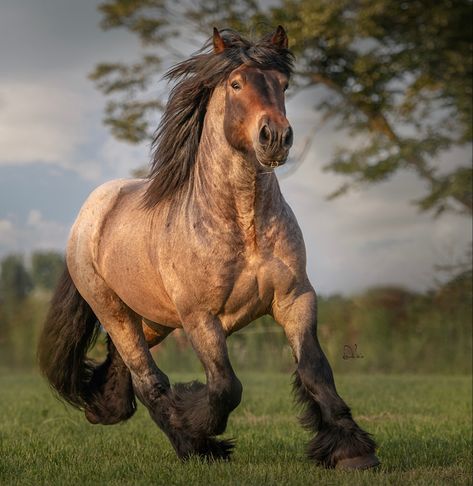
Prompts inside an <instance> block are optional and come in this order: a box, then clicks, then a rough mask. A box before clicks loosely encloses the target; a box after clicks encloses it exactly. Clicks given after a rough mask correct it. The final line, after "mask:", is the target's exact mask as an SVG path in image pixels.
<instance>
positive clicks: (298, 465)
mask: <svg viewBox="0 0 473 486" xmlns="http://www.w3.org/2000/svg"><path fill="white" fill-rule="evenodd" d="M189 378H190V377H189V376H186V375H182V374H181V375H179V376H173V379H175V380H188V379H189ZM240 378H241V380H242V382H243V384H244V392H243V401H242V404H241V405H240V407H239V408H238V409H237V411H236V412H234V413H233V414H232V416H231V418H230V421H229V427H228V429H227V433H226V434H225V436H227V437H235V438H236V439H237V447H236V450H235V454H234V456H233V460H232V461H231V462H230V463H213V464H207V463H203V462H200V461H199V460H196V459H195V460H191V461H189V462H188V463H184V464H182V463H180V462H179V461H178V460H177V459H176V457H175V455H174V452H173V451H172V449H171V446H170V445H169V443H168V442H167V440H166V439H165V437H164V435H163V434H162V433H161V432H160V431H159V430H158V428H157V427H156V426H155V425H154V423H153V422H152V421H151V419H150V418H149V416H148V414H147V412H146V411H145V409H144V407H142V406H140V407H139V409H138V411H137V413H136V415H135V416H134V417H133V418H132V419H131V420H130V421H129V422H128V423H125V424H121V425H117V426H110V427H103V426H93V425H89V424H88V423H87V422H86V420H85V418H84V417H83V415H82V414H81V413H80V412H77V411H75V410H72V409H71V408H69V407H66V406H65V405H63V404H62V403H60V402H59V401H57V400H56V399H55V398H54V397H53V396H52V394H51V392H50V391H49V389H48V387H47V386H46V385H45V384H44V383H43V382H42V380H41V378H39V377H38V376H37V375H33V374H30V375H19V374H13V375H7V374H3V375H1V376H0V484H2V485H10V484H21V485H29V484H31V485H43V484H44V485H69V484H74V485H82V484H90V485H92V484H96V485H104V484H112V485H118V484H120V485H153V484H156V485H186V486H187V485H191V486H192V485H205V486H209V485H219V486H220V485H222V486H223V485H258V486H260V485H262V486H267V485H279V484H281V485H284V486H291V485H317V484H319V485H335V484H350V485H363V484H370V485H371V484H373V485H383V484H386V485H397V484H402V485H406V484H429V485H430V484H445V485H450V484H471V482H472V479H471V475H472V455H471V452H472V450H471V447H472V444H471V438H472V425H471V419H472V415H471V414H472V402H471V400H472V398H471V397H472V395H471V392H472V390H471V386H472V385H471V377H451V376H432V375H431V376H383V375H379V376H376V375H370V376H339V377H338V388H339V392H340V394H341V395H342V396H343V397H345V399H346V400H347V402H348V403H349V404H350V405H351V406H352V408H353V411H354V414H355V416H356V417H357V419H358V421H359V423H360V424H361V425H362V426H363V427H365V428H366V429H367V430H369V431H370V432H372V433H373V434H374V435H375V437H376V440H377V441H378V443H379V451H378V452H379V457H380V459H381V461H382V466H381V467H380V468H378V469H377V470H375V471H364V472H356V473H353V472H338V471H333V470H323V469H321V468H319V467H316V466H314V465H313V464H311V463H310V462H309V461H308V460H306V458H305V457H304V446H305V442H306V440H307V439H308V435H307V433H306V432H304V431H302V429H301V428H300V427H299V425H298V423H297V420H296V410H295V407H294V405H293V402H292V396H291V393H290V377H289V376H287V375H279V374H266V373H265V374H257V373H254V374H243V373H242V374H241V376H240Z"/></svg>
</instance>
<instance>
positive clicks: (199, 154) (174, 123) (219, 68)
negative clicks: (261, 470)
mask: <svg viewBox="0 0 473 486" xmlns="http://www.w3.org/2000/svg"><path fill="white" fill-rule="evenodd" d="M292 62H293V56H292V54H291V52H290V51H289V50H288V41H287V36H286V33H285V31H284V29H283V28H282V27H278V28H277V30H276V31H275V32H274V33H273V34H270V35H268V36H266V37H264V38H263V39H261V40H260V41H259V42H257V43H250V42H249V41H247V40H245V39H243V38H242V37H240V36H239V35H238V34H237V33H235V32H233V31H229V30H224V31H221V32H219V31H218V30H216V29H214V35H213V49H204V50H202V51H200V53H198V54H196V55H194V56H193V57H191V58H190V59H188V60H187V61H184V62H182V63H180V64H178V65H176V66H175V67H174V68H173V69H171V70H170V72H169V73H168V74H167V76H168V78H169V79H171V80H174V81H176V84H175V86H174V88H173V90H172V91H171V94H170V98H169V102H168V105H167V108H166V110H165V112H164V115H163V118H162V121H161V124H160V127H159V128H158V131H157V134H156V138H155V141H154V148H155V152H154V160H153V162H152V167H151V172H150V175H149V177H148V178H147V179H142V180H138V179H134V180H115V181H111V182H109V183H106V184H104V185H102V186H101V187H99V188H98V189H96V190H95V191H94V192H93V193H92V194H91V195H90V197H89V198H88V200H87V201H86V203H85V204H84V206H83V207H82V209H81V211H80V214H79V216H78V218H77V220H76V222H75V224H74V226H73V228H72V231H71V235H70V239H69V242H68V246H67V259H66V262H67V269H66V271H65V273H64V275H63V277H62V279H61V281H60V283H59V285H58V288H57V290H56V293H55V295H54V297H53V300H52V304H51V308H50V311H49V314H48V317H47V320H46V324H45V328H44V331H43V334H42V336H41V340H40V346H39V363H40V367H41V370H42V372H43V373H44V374H45V375H46V377H47V378H48V380H49V381H50V383H51V385H52V386H53V387H54V388H55V390H56V391H57V392H58V393H59V395H60V396H62V398H64V399H65V400H67V401H68V402H69V403H71V404H72V405H74V406H75V407H78V408H80V409H83V410H84V411H85V415H86V417H87V419H88V420H89V421H90V422H92V423H94V424H97V423H99V424H114V423H117V422H120V421H123V420H126V419H128V418H130V417H131V416H132V415H133V413H134V411H135V409H136V402H135V395H136V396H137V397H138V399H139V400H140V401H141V402H142V403H143V404H144V405H145V406H146V407H147V409H148V410H149V413H150V415H151V417H152V418H153V420H154V421H155V422H156V423H157V425H158V426H159V427H160V428H161V429H162V430H163V431H164V433H165V434H166V435H167V436H168V438H169V440H170V442H171V444H172V445H173V447H174V449H175V451H176V453H177V455H178V456H179V457H180V458H183V459H184V458H187V457H189V456H190V455H193V454H195V455H198V456H201V457H204V458H211V459H227V458H229V456H230V454H231V451H232V448H233V443H232V441H228V440H222V439H218V438H216V436H218V435H219V434H221V433H223V432H224V430H225V428H226V424H227V420H228V416H229V414H230V412H231V411H232V410H234V409H235V408H236V407H237V406H238V404H239V403H240V399H241V394H242V385H241V383H240V381H239V380H238V378H237V377H236V375H235V373H234V371H233V369H232V366H231V364H230V361H229V358H228V353H227V347H226V337H227V336H228V335H230V334H231V333H233V332H235V331H237V330H238V329H241V328H242V327H244V326H246V325H247V324H248V323H250V322H251V321H253V320H254V319H256V318H257V317H259V316H262V315H264V314H270V315H272V316H273V317H274V319H275V320H276V321H277V322H278V323H279V324H280V325H281V326H282V327H283V329H284V331H285V334H286V336H287V339H288V341H289V343H290V345H291V348H292V351H293V354H294V357H295V360H296V363H297V370H296V373H295V380H294V387H295V391H296V393H297V398H298V401H299V402H300V403H301V404H302V405H303V406H304V407H305V412H304V414H303V416H302V420H301V421H302V424H303V425H304V426H306V427H308V428H309V429H311V430H312V431H313V432H315V433H316V435H315V437H314V438H313V439H312V441H311V442H310V444H309V448H308V454H309V457H310V458H312V459H313V460H314V461H315V462H316V463H318V464H321V465H324V466H325V467H336V466H337V467H342V468H352V469H355V468H368V467H372V466H375V465H377V464H378V463H379V461H378V459H377V457H376V455H375V443H374V441H373V440H372V438H371V436H370V435H369V434H368V433H366V432H365V431H363V430H362V429H361V428H360V427H359V426H358V425H357V424H356V423H355V421H354V420H353V418H352V416H351V412H350V409H349V408H348V406H347V405H346V404H345V403H344V401H343V400H342V399H341V398H340V396H339V395H338V394H337V391H336V389H335V384H334V380H333V375H332V371H331V369H330V365H329V363H328V361H327V359H326V357H325V355H324V353H323V351H322V349H321V348H320V345H319V342H318V339H317V333H316V294H315V292H314V289H313V288H312V286H311V284H310V283H309V281H308V278H307V275H306V270H305V266H306V255H305V247H304V241H303V238H302V234H301V231H300V229H299V226H298V224H297V221H296V218H295V217H294V215H293V213H292V211H291V209H290V208H289V206H288V205H287V203H286V202H285V200H284V198H283V196H282V195H281V192H280V190H279V186H278V182H277V179H276V175H275V174H274V171H273V168H274V167H276V166H278V165H281V164H283V163H284V162H285V160H286V158H287V156H288V151H289V148H290V147H291V145H292V140H293V134H292V129H291V126H290V125H289V122H288V121H287V119H286V116H285V106H284V91H285V89H286V87H287V84H288V80H289V77H290V74H291V70H292ZM100 325H101V326H103V329H105V331H106V332H107V334H108V356H107V358H106V360H105V361H104V362H103V363H101V364H95V363H94V362H92V361H91V360H88V359H87V356H86V354H87V351H88V349H89V348H90V347H91V345H92V344H93V342H94V339H95V338H96V336H97V333H98V331H99V329H100ZM176 328H183V329H184V331H185V333H186V335H187V337H188V338H189V340H190V342H191V344H192V346H193V348H194V350H195V352H196V353H197V355H198V357H199V359H200V361H201V362H202V365H203V367H204V369H205V374H206V378H207V380H206V384H205V385H204V384H202V383H199V382H192V383H188V384H176V385H174V386H171V385H170V383H169V380H168V377H167V376H166V375H165V374H164V373H163V372H162V371H161V370H160V369H159V368H158V367H157V365H156V363H155V362H154V360H153V358H152V356H151V354H150V352H149V348H150V347H152V346H155V345H156V344H158V343H160V342H161V341H162V340H163V339H164V338H165V337H166V336H167V335H168V334H169V333H171V332H172V331H173V330H174V329H176Z"/></svg>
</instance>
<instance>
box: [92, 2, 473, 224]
mask: <svg viewBox="0 0 473 486" xmlns="http://www.w3.org/2000/svg"><path fill="white" fill-rule="evenodd" d="M99 10H100V11H101V13H102V15H103V20H102V27H103V28H104V29H111V28H125V29H127V30H129V31H130V32H132V33H133V34H135V35H137V36H138V38H139V39H140V41H141V42H142V44H143V46H144V48H149V47H150V46H152V47H153V51H155V50H156V49H157V48H159V50H160V52H161V53H162V55H163V56H165V55H166V54H167V53H172V54H173V55H176V49H175V45H176V42H175V40H176V37H177V36H180V37H182V38H184V39H187V38H188V37H192V36H195V35H202V34H203V35H204V36H205V37H208V36H209V35H210V33H211V29H212V26H213V25H218V26H219V27H232V28H235V29H237V30H239V31H241V32H243V33H245V34H253V35H259V34H261V33H263V32H266V31H268V30H269V29H270V28H272V27H274V26H276V25H277V24H283V25H284V26H285V27H286V28H287V30H288V32H289V38H290V47H291V49H292V50H293V51H294V52H295V54H296V56H297V66H296V68H297V70H296V76H295V80H294V83H293V88H292V89H293V91H298V90H304V89H306V88H311V87H317V88H319V89H318V92H319V94H318V98H317V99H321V101H320V102H319V103H318V104H317V110H318V111H319V112H320V113H321V114H322V116H323V118H324V119H325V120H328V119H330V118H336V119H337V120H338V122H339V124H340V127H343V128H346V129H349V130H351V131H352V133H354V134H357V135H358V136H359V138H358V139H361V140H362V142H361V143H360V144H359V146H358V147H357V148H353V147H342V148H340V150H339V151H338V153H337V154H336V156H335V157H334V159H333V160H332V161H331V162H330V163H329V164H327V166H326V170H330V171H333V172H336V173H338V174H341V175H343V176H345V178H346V179H347V181H346V182H345V183H344V184H343V185H342V186H341V187H340V188H339V189H338V190H336V191H335V192H333V193H332V197H336V196H339V195H340V194H343V193H345V192H346V191H347V190H349V189H351V188H353V187H357V186H360V185H364V184H372V183H376V182H379V181H383V180H386V179H387V178H389V177H390V176H391V175H392V174H394V173H396V172H397V171H398V170H403V169H409V170H411V171H413V172H414V173H415V174H416V175H417V176H418V177H419V178H421V179H422V180H423V181H425V183H426V187H427V194H425V195H423V196H422V197H421V198H420V199H419V200H418V201H417V204H418V207H419V208H420V209H421V210H425V211H427V210H429V211H433V212H434V213H435V214H437V215H438V214H441V213H443V212H445V211H454V212H459V213H463V214H471V212H472V188H471V180H472V169H471V159H469V160H466V161H465V160H452V161H451V163H450V164H449V166H448V167H446V168H445V167H442V168H441V167H440V163H439V160H440V156H441V155H443V154H445V153H446V151H448V150H449V149H451V148H453V147H465V146H468V145H471V142H472V123H471V121H472V104H471V97H472V85H471V77H472V71H473V70H472V52H473V49H472V23H471V18H472V2H471V1H470V0H442V1H432V0H418V1H406V2H399V1H395V0H362V1H359V2H353V1H349V0H279V2H276V3H271V6H270V7H267V6H266V4H265V3H264V2H262V1H257V0H236V1H228V0H224V1H222V0H203V1H201V2H199V3H196V4H192V3H189V4H188V3H184V4H182V5H180V6H177V5H176V4H175V2H171V1H166V0H156V1H153V0H110V1H106V2H103V3H102V4H100V6H99ZM181 57H182V56H181ZM160 70H161V59H159V58H157V57H156V56H155V55H153V56H147V55H145V57H144V58H143V60H142V61H141V62H140V63H137V64H131V65H124V64H107V65H99V66H98V67H97V69H96V71H95V72H94V73H93V74H92V79H94V80H95V81H96V82H97V86H98V87H99V89H101V90H102V91H103V92H104V93H105V94H106V95H109V94H117V93H120V92H121V93H123V95H124V97H123V99H122V100H121V101H117V102H113V101H112V102H110V103H109V104H108V107H107V116H106V119H105V122H106V124H107V125H109V126H110V127H111V129H112V132H113V133H114V135H115V136H117V137H118V138H122V139H124V140H128V141H130V142H138V141H141V140H144V139H146V138H149V137H150V136H151V133H152V130H151V128H153V126H152V125H150V123H151V120H152V112H153V111H154V110H156V109H160V108H161V105H160V104H159V103H156V101H153V100H152V99H146V100H143V99H141V100H140V99H138V98H137V92H141V94H143V95H144V96H145V97H148V98H149V97H150V93H149V91H147V90H148V87H149V86H150V84H151V83H152V82H154V80H155V79H156V74H158V73H159V72H160ZM320 88H321V89H320ZM309 93H310V94H309ZM306 96H307V98H308V100H307V104H310V103H311V100H310V96H314V90H311V91H307V94H306ZM313 104H315V100H314V103H313ZM449 156H450V157H453V155H452V154H450V155H449Z"/></svg>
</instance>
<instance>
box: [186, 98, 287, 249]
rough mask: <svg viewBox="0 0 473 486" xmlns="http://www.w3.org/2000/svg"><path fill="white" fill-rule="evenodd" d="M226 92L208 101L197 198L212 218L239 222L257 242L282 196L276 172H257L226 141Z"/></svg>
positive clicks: (251, 238)
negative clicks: (230, 219)
mask: <svg viewBox="0 0 473 486" xmlns="http://www.w3.org/2000/svg"><path fill="white" fill-rule="evenodd" d="M224 112H225V92H224V90H223V88H217V89H216V90H215V92H214V94H213V96H212V99H211V100H210V102H209V106H208V108H207V114H206V118H205V122H204V128H203V131H202V136H201V142H200V145H199V153H198V156H197V160H196V167H195V176H194V197H197V198H198V199H199V200H201V201H203V202H204V204H205V207H206V208H207V209H208V213H209V215H211V216H212V215H213V217H217V218H224V219H226V220H228V219H229V218H232V219H233V220H236V221H237V222H238V224H239V226H240V228H241V229H242V231H244V233H245V234H246V236H247V238H248V239H250V240H254V239H255V237H256V234H255V233H256V232H257V230H258V227H260V226H261V225H262V223H263V222H264V221H266V220H267V215H268V212H270V211H272V210H276V211H277V207H278V205H280V204H281V201H282V196H281V192H280V190H279V185H278V182H277V179H276V176H275V174H274V173H273V172H270V173H269V172H268V173H261V172H259V173H258V172H257V170H256V168H255V166H254V163H253V162H252V161H249V160H246V159H245V158H244V156H243V154H241V153H240V152H238V151H236V150H235V149H233V148H232V147H231V146H230V145H229V144H228V142H227V140H226V138H225V135H224V131H223V120H224Z"/></svg>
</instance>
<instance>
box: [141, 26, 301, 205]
mask: <svg viewBox="0 0 473 486" xmlns="http://www.w3.org/2000/svg"><path fill="white" fill-rule="evenodd" d="M220 35H221V36H222V38H223V39H224V42H225V46H226V48H225V49H224V50H223V51H222V52H221V53H218V54H216V53H214V52H213V50H211V46H212V41H211V40H210V41H208V42H207V43H206V44H205V45H204V47H203V48H202V50H200V51H199V52H198V53H197V54H195V55H194V56H192V57H191V58H190V59H188V60H186V61H183V62H181V63H179V64H177V65H176V66H174V67H173V68H171V69H170V70H169V71H168V72H167V73H166V75H165V78H166V79H168V80H169V81H174V82H175V83H176V84H175V85H174V87H173V88H172V90H171V93H170V95H169V100H168V103H167V106H166V110H165V111H164V114H163V116H162V119H161V122H160V124H159V127H158V129H157V131H156V134H155V137H154V140H153V144H152V148H153V158H152V162H151V168H150V172H149V175H148V178H149V180H150V184H149V186H148V189H147V191H146V193H145V200H144V202H145V206H146V207H148V208H152V207H154V206H155V205H156V204H157V203H158V202H159V201H161V200H163V199H165V198H166V197H168V196H169V195H171V194H173V193H175V192H176V191H177V190H178V189H179V188H180V187H182V186H183V185H184V184H185V182H186V181H187V180H188V179H189V175H190V173H191V171H192V168H193V166H194V161H195V157H196V154H197V150H198V147H199V141H200V136H201V133H202V127H203V123H204V117H205V112H206V109H207V104H208V102H209V100H210V97H211V96H212V93H213V90H214V89H215V87H217V86H218V85H220V84H221V83H223V82H224V81H225V80H226V79H227V78H228V76H229V75H230V73H231V72H232V71H233V70H234V69H236V68H238V67H239V66H241V65H242V64H247V65H251V66H257V67H261V68H266V69H268V68H271V69H277V70H278V71H281V72H282V73H284V74H286V75H287V76H290V75H291V73H292V67H293V59H294V57H293V55H292V53H291V52H290V51H289V50H288V49H285V48H279V47H277V46H276V45H274V44H273V43H272V42H271V38H272V34H268V35H267V36H265V37H263V39H261V40H260V41H258V42H255V43H253V42H250V41H248V40H246V39H244V38H242V37H241V36H240V35H239V34H238V33H237V32H234V31H232V30H229V29H225V30H222V31H221V32H220Z"/></svg>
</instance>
